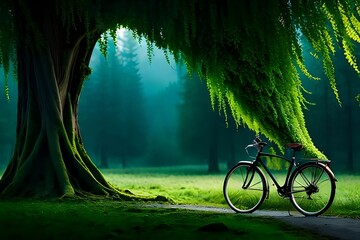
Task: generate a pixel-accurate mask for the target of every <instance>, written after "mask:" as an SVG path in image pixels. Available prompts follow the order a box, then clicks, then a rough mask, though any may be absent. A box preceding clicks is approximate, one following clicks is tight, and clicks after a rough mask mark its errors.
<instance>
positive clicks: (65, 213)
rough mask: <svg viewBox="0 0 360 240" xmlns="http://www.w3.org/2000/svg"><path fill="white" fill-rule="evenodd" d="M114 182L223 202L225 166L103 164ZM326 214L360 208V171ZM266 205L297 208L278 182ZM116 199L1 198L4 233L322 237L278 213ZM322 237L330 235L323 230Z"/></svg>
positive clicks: (199, 201)
mask: <svg viewBox="0 0 360 240" xmlns="http://www.w3.org/2000/svg"><path fill="white" fill-rule="evenodd" d="M103 173H104V174H105V176H106V178H107V179H108V180H109V182H111V183H112V184H114V185H117V186H119V187H120V188H122V189H127V190H130V191H131V192H133V193H134V194H137V195H149V196H150V195H151V196H154V195H163V196H167V197H170V198H171V199H173V201H174V202H175V203H179V204H195V205H206V206H221V207H225V208H227V205H226V204H225V202H224V199H223V196H222V182H223V179H224V176H225V173H221V174H213V175H208V174H206V170H203V169H202V168H183V169H181V168H176V169H174V168H163V169H150V168H147V169H139V168H134V169H126V170H122V169H110V170H103ZM337 177H338V179H339V182H338V185H337V193H336V198H335V201H334V204H333V206H332V207H331V208H330V209H329V211H328V212H327V214H331V215H346V216H349V215H351V216H352V217H359V216H360V214H359V213H360V210H359V206H360V202H359V201H360V200H359V199H360V196H359V195H358V194H359V193H358V191H356V189H359V187H360V177H359V176H349V175H340V176H337ZM271 191H272V194H271V196H270V199H268V200H267V201H266V202H265V204H264V205H263V206H262V209H265V208H266V209H281V210H288V209H289V208H292V207H291V205H290V203H289V201H288V200H283V199H282V198H280V197H279V196H278V195H277V193H276V191H275V189H271ZM148 206H149V203H142V202H120V201H114V200H104V199H102V200H86V201H85V200H63V201H61V200H57V201H16V202H13V201H2V202H0V213H1V214H0V239H4V240H5V239H6V240H7V239H20V240H21V239H174V240H175V239H188V240H191V239H235V238H236V239H238V238H242V239H274V238H276V239H322V237H321V236H318V235H317V234H316V233H309V232H304V231H300V230H299V229H296V228H294V227H290V226H287V225H285V224H284V223H281V222H278V221H276V220H274V219H269V218H266V217H252V216H251V215H241V214H220V213H210V212H198V211H190V210H185V209H168V208H154V207H148ZM324 239H325V238H324Z"/></svg>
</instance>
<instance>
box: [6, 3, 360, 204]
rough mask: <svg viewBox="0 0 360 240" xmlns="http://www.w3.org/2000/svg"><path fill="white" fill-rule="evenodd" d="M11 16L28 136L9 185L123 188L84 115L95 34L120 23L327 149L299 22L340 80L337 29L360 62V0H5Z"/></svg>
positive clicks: (275, 136) (245, 105)
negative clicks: (102, 167)
mask: <svg viewBox="0 0 360 240" xmlns="http://www.w3.org/2000/svg"><path fill="white" fill-rule="evenodd" d="M0 16H1V23H2V24H1V26H0V49H1V51H0V53H1V54H0V63H1V64H2V65H3V66H4V68H5V70H7V69H8V67H9V62H10V61H11V60H14V61H15V62H16V66H17V75H18V76H17V77H18V93H19V94H18V118H17V132H16V135H17V136H16V137H17V140H16V146H15V151H14V155H13V157H12V160H11V161H10V164H9V166H8V168H7V169H6V171H5V173H4V174H3V176H2V179H1V181H0V196H1V197H32V196H38V197H51V196H55V197H57V196H74V195H83V194H85V195H87V194H88V193H90V194H97V195H98V194H99V195H109V194H110V195H113V194H117V193H118V191H117V190H116V189H115V188H114V187H113V186H111V185H110V184H109V183H108V182H107V181H106V180H105V179H104V177H103V175H102V174H101V173H100V172H99V170H98V169H97V168H96V167H95V166H94V164H93V163H92V162H91V160H90V158H89V156H88V155H87V154H86V152H85V150H84V148H83V144H82V140H81V135H80V132H79V126H78V121H77V120H78V114H77V113H78V100H79V95H80V92H81V87H82V84H83V80H84V77H85V76H86V75H87V74H88V73H89V68H88V65H89V59H90V56H91V53H92V50H93V48H94V45H95V43H96V42H97V41H98V39H99V38H100V36H101V34H103V33H104V32H105V31H106V30H107V29H109V28H111V29H115V28H116V27H118V26H119V25H118V24H122V25H123V26H126V27H129V28H130V29H133V30H134V31H135V32H136V33H137V34H138V35H142V36H144V37H145V38H146V39H147V40H148V42H154V43H155V44H157V45H158V46H159V47H161V48H164V49H169V52H170V53H172V54H174V55H175V58H176V59H177V60H180V59H183V60H184V61H185V62H186V63H187V65H188V67H189V69H190V70H194V71H198V73H199V74H200V75H201V77H202V78H204V79H206V81H207V84H208V87H209V90H210V95H211V98H212V100H213V103H214V105H215V102H216V100H217V102H218V103H219V104H218V105H219V106H220V108H223V109H226V107H225V105H227V104H228V105H229V106H230V109H231V110H232V115H233V116H234V118H235V120H236V121H237V123H238V124H244V125H246V126H248V127H249V128H250V129H253V130H254V131H257V132H260V131H261V133H263V134H265V135H266V136H267V137H268V138H269V139H271V140H272V141H274V142H275V143H277V144H279V145H281V144H283V143H284V142H287V141H301V142H303V143H304V144H305V147H306V150H307V151H308V152H309V153H313V154H315V155H318V156H321V155H322V154H321V152H320V151H318V150H317V149H316V147H315V146H314V144H313V143H312V141H311V138H310V136H309V134H308V132H307V130H306V126H305V122H304V117H303V113H302V107H303V106H304V104H305V100H304V97H303V95H302V86H301V82H300V80H299V77H298V73H297V72H296V66H299V67H300V69H302V70H303V71H305V72H306V69H305V66H304V62H303V58H302V51H301V45H300V43H299V36H298V35H299V32H301V33H302V34H304V35H305V36H306V38H307V39H308V40H309V41H310V43H311V45H312V46H313V48H314V49H315V51H316V53H315V54H316V55H317V56H318V57H319V59H320V61H322V62H323V65H324V68H325V72H326V74H327V76H328V77H329V79H330V82H331V83H332V86H333V89H334V90H336V86H335V79H334V74H333V65H332V59H331V56H332V54H333V51H334V48H333V45H334V42H335V41H338V42H339V43H340V44H341V45H342V47H343V49H344V50H345V53H346V57H347V59H348V60H349V63H350V64H351V65H352V66H353V67H354V68H355V69H356V70H358V69H357V66H356V61H355V59H354V57H353V54H352V49H351V46H352V45H351V44H352V41H353V40H356V41H358V40H359V39H360V36H359V32H360V31H359V25H360V23H359V6H358V1H356V0H337V1H323V0H314V1H307V0H306V1H305V0H303V1H302V0H290V1H284V0H269V1H263V0H246V1H239V0H227V1H225V0H224V1H218V0H210V1H209V0H194V1H185V0H178V1H175V0H147V1H144V0H141V1H140V0H134V1H127V0H107V1H99V0H79V1H73V0H55V1H48V0H46V1H45V0H35V1H34V0H31V1H30V0H2V1H1V3H0ZM331 31H332V32H334V36H335V38H331V34H330V32H331ZM113 32H114V31H113ZM103 39H106V37H104V38H103ZM149 45H150V48H149V49H150V50H151V44H149ZM334 92H335V93H336V91H334ZM100 124H101V123H100Z"/></svg>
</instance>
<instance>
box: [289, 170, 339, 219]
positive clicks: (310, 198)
mask: <svg viewBox="0 0 360 240" xmlns="http://www.w3.org/2000/svg"><path fill="white" fill-rule="evenodd" d="M290 186H291V197H290V200H291V202H292V204H293V205H294V207H295V208H296V209H297V210H298V211H299V212H301V213H302V214H304V215H305V216H318V215H320V214H322V213H324V212H325V211H326V210H327V209H328V208H329V207H330V206H331V204H332V202H333V200H334V197H335V188H336V186H335V179H334V177H333V174H332V172H331V171H330V170H328V168H327V167H326V166H325V165H323V164H321V163H308V164H304V165H303V166H300V167H299V168H298V169H296V170H295V172H294V174H293V175H292V177H291V179H290Z"/></svg>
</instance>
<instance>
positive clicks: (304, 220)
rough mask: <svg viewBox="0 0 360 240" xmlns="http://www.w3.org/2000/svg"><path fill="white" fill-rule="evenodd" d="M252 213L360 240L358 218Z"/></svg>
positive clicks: (315, 230)
mask: <svg viewBox="0 0 360 240" xmlns="http://www.w3.org/2000/svg"><path fill="white" fill-rule="evenodd" d="M156 207H164V208H182V209H188V210H196V211H213V212H220V213H228V214H236V213H235V212H234V211H232V210H231V209H226V208H216V207H204V206H192V205H166V204H164V205H163V204H158V205H157V206H156ZM252 215H253V216H266V217H273V218H276V219H279V220H281V221H284V222H285V223H288V224H291V225H294V226H296V227H299V228H304V229H306V230H311V231H314V232H317V233H321V234H322V235H324V236H329V237H331V239H344V240H360V219H351V218H342V217H329V216H319V217H305V216H303V215H301V214H299V213H296V212H291V213H289V212H287V211H264V210H257V211H255V212H254V213H252Z"/></svg>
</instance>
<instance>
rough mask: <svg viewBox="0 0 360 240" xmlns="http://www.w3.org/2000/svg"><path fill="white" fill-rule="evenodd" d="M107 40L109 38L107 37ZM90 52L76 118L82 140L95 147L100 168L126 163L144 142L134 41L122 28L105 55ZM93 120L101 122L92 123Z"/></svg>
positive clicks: (139, 77)
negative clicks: (90, 70)
mask: <svg viewBox="0 0 360 240" xmlns="http://www.w3.org/2000/svg"><path fill="white" fill-rule="evenodd" d="M108 41H110V42H111V41H112V40H111V39H109V40H108ZM97 53H98V54H97V55H95V56H93V61H92V64H91V66H92V67H93V74H92V75H91V77H90V80H89V81H87V82H85V84H84V87H85V91H84V92H83V94H82V96H83V98H84V101H82V104H81V105H80V106H81V107H82V109H83V110H82V111H81V112H80V113H81V115H82V116H84V117H85V118H83V119H80V120H81V121H80V122H81V125H82V126H83V128H84V129H86V131H85V132H84V134H83V138H84V143H85V145H86V146H87V147H89V149H95V151H94V152H95V153H94V154H95V155H96V156H98V159H99V163H98V166H99V167H100V168H108V167H109V164H110V163H109V161H110V158H113V159H118V161H117V162H116V160H115V161H113V164H115V165H116V164H122V166H123V167H126V166H127V161H128V158H129V157H137V156H141V155H143V154H144V153H145V150H146V146H147V134H146V132H147V126H146V122H147V121H146V112H145V108H144V97H143V92H142V85H141V76H140V75H139V69H138V60H137V42H136V41H135V40H134V39H133V37H132V36H131V33H130V32H129V31H124V32H123V36H122V37H121V38H120V39H118V41H117V46H114V45H113V44H111V45H110V46H109V49H108V53H109V55H108V57H107V58H106V59H105V58H103V57H102V56H100V52H97ZM94 122H96V123H102V124H99V125H96V126H94Z"/></svg>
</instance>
